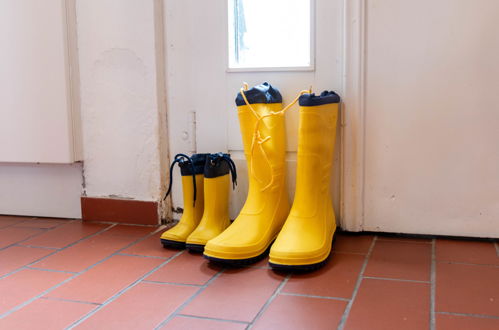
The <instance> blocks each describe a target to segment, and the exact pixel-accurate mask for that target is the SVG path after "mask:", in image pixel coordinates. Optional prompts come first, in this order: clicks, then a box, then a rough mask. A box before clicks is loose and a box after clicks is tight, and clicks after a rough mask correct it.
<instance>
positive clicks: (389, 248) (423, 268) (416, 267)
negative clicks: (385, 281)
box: [364, 241, 431, 281]
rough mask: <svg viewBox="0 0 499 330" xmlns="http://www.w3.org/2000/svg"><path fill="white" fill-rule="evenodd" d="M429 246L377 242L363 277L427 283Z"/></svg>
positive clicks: (429, 258)
mask: <svg viewBox="0 0 499 330" xmlns="http://www.w3.org/2000/svg"><path fill="white" fill-rule="evenodd" d="M430 266H431V245H429V244H413V243H404V242H396V241H377V242H376V245H375V246H374V250H373V252H372V255H371V258H370V259H369V263H368V264H367V268H366V271H365V273H364V275H365V276H375V277H387V278H398V279H406V280H418V281H429V280H430Z"/></svg>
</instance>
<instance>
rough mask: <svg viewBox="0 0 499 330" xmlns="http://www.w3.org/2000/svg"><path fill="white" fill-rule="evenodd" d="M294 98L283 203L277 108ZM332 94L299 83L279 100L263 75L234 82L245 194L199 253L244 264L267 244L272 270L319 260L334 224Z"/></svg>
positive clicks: (311, 265)
mask: <svg viewBox="0 0 499 330" xmlns="http://www.w3.org/2000/svg"><path fill="white" fill-rule="evenodd" d="M297 101H299V104H300V123H299V129H298V153H297V176H296V191H295V197H294V202H293V206H292V207H291V210H290V206H289V201H288V196H287V187H286V130H285V118H284V113H285V111H286V110H287V109H289V108H290V107H291V106H292V105H293V104H294V103H295V102H297ZM339 101H340V98H339V96H338V95H337V94H336V93H334V92H327V91H325V92H323V93H322V94H321V95H317V96H316V95H315V94H312V93H311V92H310V91H308V92H306V91H304V92H302V93H301V95H300V96H299V97H297V98H296V99H295V100H294V101H293V102H292V103H291V104H290V105H288V106H286V107H285V108H283V107H282V97H281V95H280V93H279V91H278V90H277V89H275V88H273V87H272V86H271V85H270V84H268V83H263V84H261V85H258V86H255V87H253V88H251V89H249V90H248V89H247V87H246V90H245V89H241V91H240V93H239V94H238V95H237V98H236V105H237V111H238V115H239V124H240V128H241V133H242V138H243V145H244V152H245V156H246V160H247V164H248V175H249V191H248V197H247V200H246V203H245V204H244V206H243V208H242V210H241V212H240V214H239V216H238V217H237V218H236V219H235V220H234V222H233V223H232V224H231V225H230V226H229V227H228V228H227V229H226V230H225V231H223V232H222V233H221V234H220V235H218V236H216V237H215V238H213V239H211V240H209V241H208V242H207V244H206V246H205V247H204V256H205V257H206V258H207V259H209V260H212V261H216V262H221V263H226V264H231V265H245V264H250V263H253V262H256V261H258V260H260V259H261V258H262V257H264V256H265V255H266V254H267V253H268V251H269V249H270V258H269V262H270V265H271V266H272V267H273V268H274V269H277V270H313V269H316V268H318V267H320V266H322V265H323V264H324V263H325V262H326V261H327V258H328V256H329V255H330V253H331V245H332V240H333V235H334V233H335V230H336V221H335V215H334V210H333V205H332V199H331V192H330V177H331V170H332V164H333V151H334V144H335V136H336V123H337V118H338V104H339ZM272 243H273V244H272ZM271 246H272V247H271ZM270 247H271V248H270Z"/></svg>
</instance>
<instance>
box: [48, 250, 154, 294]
mask: <svg viewBox="0 0 499 330" xmlns="http://www.w3.org/2000/svg"><path fill="white" fill-rule="evenodd" d="M162 262H163V260H161V259H154V258H142V257H129V256H113V257H111V258H110V259H108V260H106V261H104V262H102V263H101V264H99V265H97V266H95V267H94V268H92V269H90V270H88V271H87V272H85V273H83V274H82V275H80V276H78V277H76V278H74V279H73V280H71V281H69V282H68V283H66V284H64V285H62V286H61V287H59V288H57V289H55V290H54V291H52V292H50V293H49V294H48V297H53V298H63V299H71V300H78V301H86V302H94V303H103V302H104V301H106V300H107V299H108V298H111V297H112V296H113V295H114V294H116V293H118V292H119V291H120V290H122V289H124V288H125V287H126V286H128V285H130V284H132V283H133V282H134V281H136V280H137V279H138V278H139V277H141V276H143V275H144V274H146V273H147V272H149V271H151V270H152V269H153V268H154V267H156V266H158V265H159V264H161V263H162Z"/></svg>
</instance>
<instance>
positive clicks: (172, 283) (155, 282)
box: [142, 280, 202, 288]
mask: <svg viewBox="0 0 499 330" xmlns="http://www.w3.org/2000/svg"><path fill="white" fill-rule="evenodd" d="M142 282H143V283H152V284H165V285H180V286H191V287H195V288H200V287H202V285H199V284H187V283H174V282H161V281H150V280H142Z"/></svg>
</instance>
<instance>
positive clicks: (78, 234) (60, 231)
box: [22, 221, 110, 248]
mask: <svg viewBox="0 0 499 330" xmlns="http://www.w3.org/2000/svg"><path fill="white" fill-rule="evenodd" d="M109 226H110V225H106V224H88V223H82V222H81V221H71V222H70V223H68V224H63V225H62V226H60V227H58V228H55V229H52V230H50V231H47V232H45V233H43V234H41V235H38V236H36V237H34V238H31V239H29V240H27V241H24V242H23V243H22V244H23V245H32V246H46V247H54V248H63V247H65V246H67V245H69V244H72V243H74V242H76V241H78V240H80V239H82V238H85V237H87V236H90V235H93V234H95V233H97V232H98V231H100V230H103V229H105V228H106V227H109Z"/></svg>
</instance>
